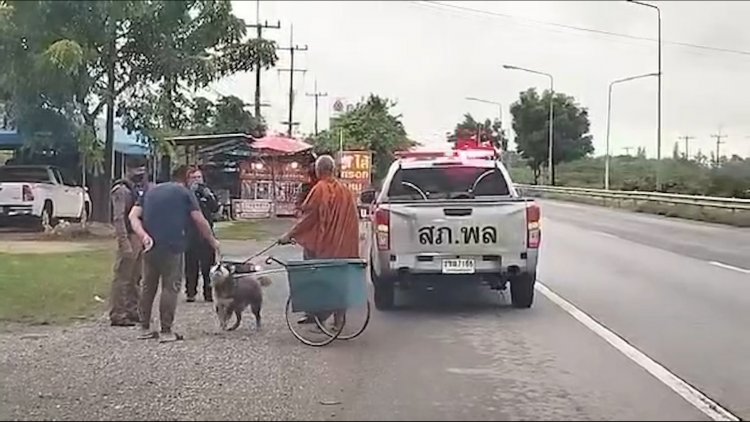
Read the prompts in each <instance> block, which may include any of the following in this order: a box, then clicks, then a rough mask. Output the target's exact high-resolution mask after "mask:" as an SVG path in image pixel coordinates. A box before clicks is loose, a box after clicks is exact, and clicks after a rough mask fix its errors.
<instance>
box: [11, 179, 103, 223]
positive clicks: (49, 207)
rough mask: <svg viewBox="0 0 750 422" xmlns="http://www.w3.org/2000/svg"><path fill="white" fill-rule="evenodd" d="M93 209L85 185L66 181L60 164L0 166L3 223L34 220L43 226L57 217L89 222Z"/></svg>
mask: <svg viewBox="0 0 750 422" xmlns="http://www.w3.org/2000/svg"><path fill="white" fill-rule="evenodd" d="M90 212H91V198H90V197H89V194H88V192H87V191H86V188H83V187H80V186H75V185H73V184H70V183H67V181H66V180H65V179H64V178H63V176H62V173H61V172H60V170H59V169H58V168H57V167H54V166H48V165H8V166H2V167H0V224H9V223H10V222H13V221H20V220H24V219H26V220H28V219H32V220H34V221H35V222H36V224H38V226H39V227H40V228H44V227H49V226H54V224H55V221H56V220H57V219H66V220H76V221H86V220H87V219H88V217H89V214H90Z"/></svg>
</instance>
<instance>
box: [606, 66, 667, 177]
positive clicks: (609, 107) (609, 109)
mask: <svg viewBox="0 0 750 422" xmlns="http://www.w3.org/2000/svg"><path fill="white" fill-rule="evenodd" d="M651 76H658V74H657V73H647V74H645V75H638V76H631V77H629V78H622V79H617V80H615V81H612V82H610V84H609V93H608V94H607V138H606V139H607V140H606V155H605V157H604V190H609V161H610V153H609V128H610V120H611V115H612V87H613V86H615V85H616V84H619V83H623V82H628V81H632V80H635V79H641V78H648V77H651Z"/></svg>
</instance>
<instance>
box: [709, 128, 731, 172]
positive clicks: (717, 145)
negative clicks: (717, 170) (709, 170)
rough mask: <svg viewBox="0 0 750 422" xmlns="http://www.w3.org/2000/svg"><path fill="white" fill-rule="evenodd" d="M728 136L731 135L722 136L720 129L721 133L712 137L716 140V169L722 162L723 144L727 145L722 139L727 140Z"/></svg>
mask: <svg viewBox="0 0 750 422" xmlns="http://www.w3.org/2000/svg"><path fill="white" fill-rule="evenodd" d="M727 136H729V135H722V134H721V129H719V133H718V134H716V135H711V137H712V138H716V167H719V162H720V161H719V157H721V155H720V153H719V152H720V148H721V144H724V143H726V142H724V141H722V140H721V139H722V138H726V137H727Z"/></svg>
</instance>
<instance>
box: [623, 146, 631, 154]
mask: <svg viewBox="0 0 750 422" xmlns="http://www.w3.org/2000/svg"><path fill="white" fill-rule="evenodd" d="M622 149H624V150H625V154H626V155H630V150H631V149H633V147H623V148H622Z"/></svg>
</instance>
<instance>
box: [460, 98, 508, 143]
mask: <svg viewBox="0 0 750 422" xmlns="http://www.w3.org/2000/svg"><path fill="white" fill-rule="evenodd" d="M465 99H466V100H467V101H476V102H478V103H484V104H492V105H496V106H497V109H498V118H499V119H500V131H501V132H502V130H503V105H502V104H500V103H499V102H497V101H490V100H483V99H481V98H476V97H466V98H465ZM479 125H480V126H481V125H482V124H481V122H479ZM487 129H488V130H490V131H491V130H492V126H490V127H488V128H487ZM478 140H479V138H477V141H478Z"/></svg>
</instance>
